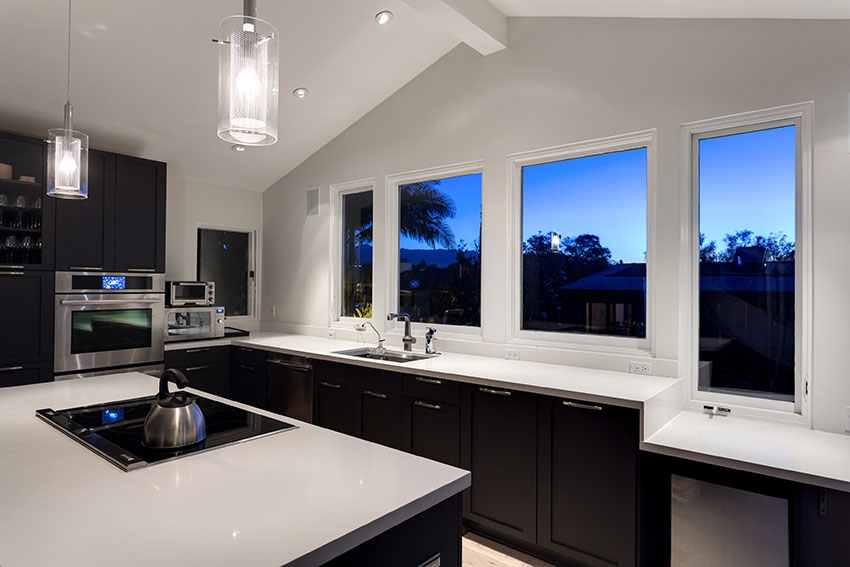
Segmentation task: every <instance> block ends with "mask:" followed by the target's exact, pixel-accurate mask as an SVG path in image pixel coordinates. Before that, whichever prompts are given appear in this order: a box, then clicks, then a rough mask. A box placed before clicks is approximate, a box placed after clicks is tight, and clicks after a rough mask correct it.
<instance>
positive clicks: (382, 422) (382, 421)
mask: <svg viewBox="0 0 850 567" xmlns="http://www.w3.org/2000/svg"><path fill="white" fill-rule="evenodd" d="M360 396H361V397H360V436H361V437H362V438H363V439H365V440H367V441H372V442H373V443H378V444H380V445H384V446H386V447H392V448H393V449H399V450H401V451H406V450H408V447H409V445H410V442H409V441H408V428H407V426H406V424H407V416H406V413H407V408H408V406H407V403H406V401H405V400H404V398H402V397H400V396H394V395H392V394H386V393H383V392H374V391H372V390H363V391H362V392H361V394H360Z"/></svg>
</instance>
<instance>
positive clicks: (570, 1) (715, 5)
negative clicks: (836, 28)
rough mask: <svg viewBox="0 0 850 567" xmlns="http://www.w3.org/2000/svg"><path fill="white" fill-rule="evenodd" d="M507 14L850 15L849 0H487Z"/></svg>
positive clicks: (599, 15)
mask: <svg viewBox="0 0 850 567" xmlns="http://www.w3.org/2000/svg"><path fill="white" fill-rule="evenodd" d="M488 1H489V2H490V4H492V5H493V6H495V7H496V8H497V9H498V10H499V11H501V12H502V13H503V14H505V15H506V16H524V17H541V16H551V17H555V16H573V17H594V18H799V19H807V18H812V19H846V18H850V2H848V1H847V0H708V1H706V0H488Z"/></svg>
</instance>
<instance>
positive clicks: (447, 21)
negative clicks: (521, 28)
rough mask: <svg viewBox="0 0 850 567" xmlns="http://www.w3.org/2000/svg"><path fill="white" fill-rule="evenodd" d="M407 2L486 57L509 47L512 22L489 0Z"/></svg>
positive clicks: (422, 0)
mask: <svg viewBox="0 0 850 567" xmlns="http://www.w3.org/2000/svg"><path fill="white" fill-rule="evenodd" d="M404 2H405V3H407V4H409V5H410V6H411V7H412V8H413V9H415V10H416V11H418V12H419V13H421V14H423V15H425V16H427V17H428V18H430V19H432V20H433V21H434V22H436V23H437V24H438V25H440V26H441V27H442V28H443V29H445V30H446V31H448V32H449V33H451V34H453V35H454V36H455V37H457V38H458V39H459V40H461V41H462V42H464V43H465V44H467V45H468V46H470V47H471V48H473V49H475V50H476V51H478V52H479V53H481V54H482V55H490V54H491V53H495V52H496V51H501V50H502V49H505V48H506V47H507V46H508V20H507V18H506V17H505V15H504V14H503V13H501V12H500V11H499V10H497V9H496V8H494V7H493V5H492V4H490V3H489V2H488V1H487V0H404Z"/></svg>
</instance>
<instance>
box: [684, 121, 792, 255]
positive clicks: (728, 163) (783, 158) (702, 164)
mask: <svg viewBox="0 0 850 567" xmlns="http://www.w3.org/2000/svg"><path fill="white" fill-rule="evenodd" d="M795 128H796V127H795V126H784V127H782V128H773V129H770V130H761V131H758V132H747V133H745V134H734V135H732V136H723V137H720V138H708V139H704V140H701V141H700V144H699V175H700V187H699V192H700V202H699V214H700V232H702V233H703V234H705V241H706V242H709V241H711V240H714V241H715V242H717V247H718V250H724V249H725V248H726V246H725V245H724V243H723V237H724V236H726V235H727V234H731V233H734V232H737V231H739V230H744V229H749V230H752V231H753V232H754V233H755V234H756V235H758V236H769V235H770V233H771V232H773V233H780V232H781V233H782V234H785V235H786V236H787V237H788V240H789V241H792V242H793V241H794V232H795V231H794V218H795V217H794V214H795V202H794V201H795V194H796V191H795V189H796V179H795V176H796V139H795V137H796V131H795Z"/></svg>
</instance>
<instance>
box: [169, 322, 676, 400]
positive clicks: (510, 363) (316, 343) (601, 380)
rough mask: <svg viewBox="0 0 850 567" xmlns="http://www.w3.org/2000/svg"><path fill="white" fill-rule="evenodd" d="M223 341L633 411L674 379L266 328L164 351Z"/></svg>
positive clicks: (200, 346)
mask: <svg viewBox="0 0 850 567" xmlns="http://www.w3.org/2000/svg"><path fill="white" fill-rule="evenodd" d="M228 344H230V345H237V346H239V345H241V346H246V347H253V348H258V349H263V350H268V351H273V352H280V353H285V354H296V355H303V356H310V357H313V358H319V359H324V360H335V361H338V362H345V363H346V364H357V365H360V366H368V367H371V368H380V369H384V370H392V371H395V372H405V373H409V374H416V375H418V376H429V377H433V378H444V379H447V380H456V381H458V382H468V383H473V384H479V385H482V386H494V387H501V388H510V389H514V390H521V391H527V392H533V393H536V394H544V395H548V396H564V397H571V398H576V399H581V400H588V401H597V402H603V403H610V404H614V405H620V406H626V407H632V408H638V409H642V407H643V404H644V403H645V402H646V401H648V400H650V399H652V398H654V397H655V396H657V395H659V394H660V393H661V392H663V391H665V390H667V389H668V388H670V387H671V386H673V385H674V384H676V383H677V382H678V381H679V380H678V379H676V378H663V377H658V376H639V375H635V374H626V373H623V372H612V371H609V370H596V369H591V368H580V367H576V366H564V365H560V364H547V363H542V362H527V361H520V360H504V359H500V358H492V357H487V356H475V355H467V354H456V353H450V352H447V353H443V354H441V355H440V356H437V357H434V358H428V359H425V360H416V361H413V362H403V363H399V362H388V361H383V360H372V359H366V358H358V357H355V356H348V355H344V354H338V353H337V352H336V351H341V350H350V349H354V348H362V347H369V346H374V343H371V342H365V343H364V342H353V341H341V340H336V339H328V338H322V337H313V336H306V335H287V334H278V333H265V332H253V333H252V334H251V336H249V337H235V338H233V339H214V340H211V341H191V342H185V343H172V344H169V345H167V346H166V350H176V349H180V348H182V349H189V348H204V347H208V346H224V345H228ZM417 352H419V351H417Z"/></svg>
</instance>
